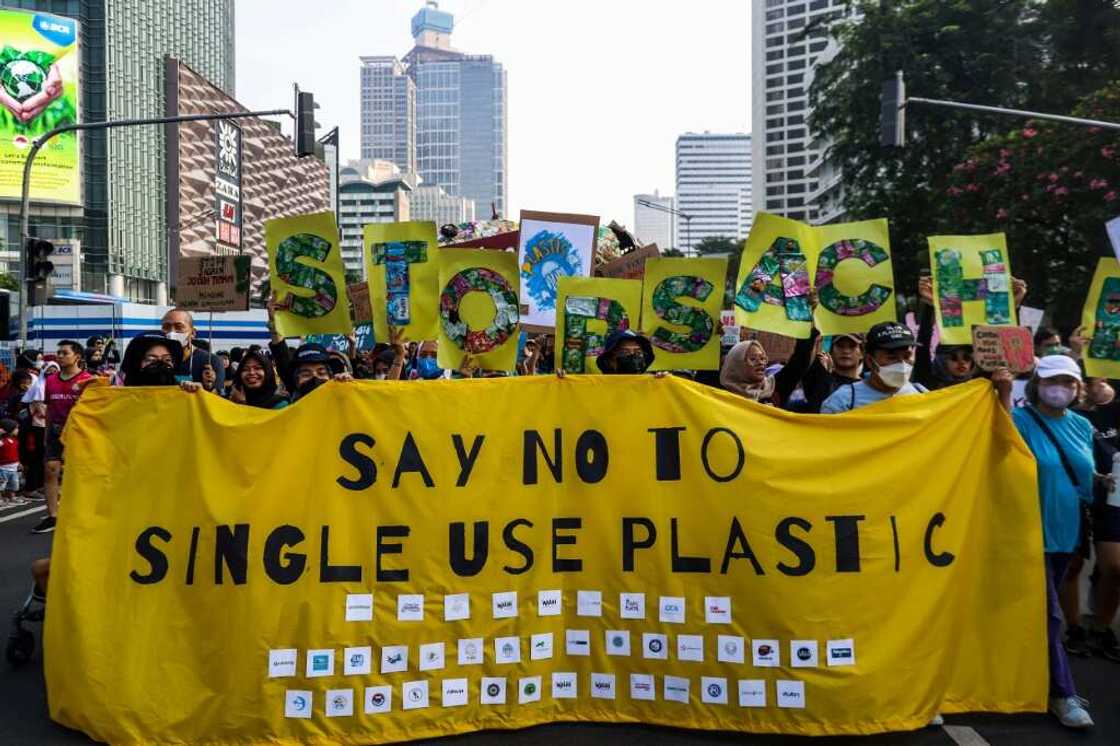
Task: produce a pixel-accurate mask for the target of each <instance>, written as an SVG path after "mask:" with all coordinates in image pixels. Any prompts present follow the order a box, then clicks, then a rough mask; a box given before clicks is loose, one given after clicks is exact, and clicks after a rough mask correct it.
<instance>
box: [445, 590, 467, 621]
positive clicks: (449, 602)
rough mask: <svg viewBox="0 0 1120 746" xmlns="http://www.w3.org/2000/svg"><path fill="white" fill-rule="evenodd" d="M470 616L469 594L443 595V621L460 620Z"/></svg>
mask: <svg viewBox="0 0 1120 746" xmlns="http://www.w3.org/2000/svg"><path fill="white" fill-rule="evenodd" d="M470 618H471V594H469V593H453V594H451V595H450V596H444V597H443V621H445V622H460V621H462V620H464V619H470Z"/></svg>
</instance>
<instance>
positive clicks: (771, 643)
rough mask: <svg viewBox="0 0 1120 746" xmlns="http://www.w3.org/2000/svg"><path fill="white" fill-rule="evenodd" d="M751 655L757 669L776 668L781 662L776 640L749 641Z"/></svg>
mask: <svg viewBox="0 0 1120 746" xmlns="http://www.w3.org/2000/svg"><path fill="white" fill-rule="evenodd" d="M751 653H752V657H753V659H754V665H755V666H756V667H758V668H776V667H777V666H778V665H779V664H780V661H781V654H780V653H779V651H778V641H777V640H751Z"/></svg>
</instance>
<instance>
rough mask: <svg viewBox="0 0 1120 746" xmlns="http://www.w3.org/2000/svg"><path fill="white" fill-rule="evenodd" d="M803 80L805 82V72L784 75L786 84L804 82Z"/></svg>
mask: <svg viewBox="0 0 1120 746" xmlns="http://www.w3.org/2000/svg"><path fill="white" fill-rule="evenodd" d="M804 82H805V73H797V74H796V75H790V76H787V77H786V83H787V84H788V85H796V84H798V83H804Z"/></svg>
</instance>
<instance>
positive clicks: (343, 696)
mask: <svg viewBox="0 0 1120 746" xmlns="http://www.w3.org/2000/svg"><path fill="white" fill-rule="evenodd" d="M353 714H354V690H353V689H328V690H327V717H329V718H337V717H347V716H350V715H353Z"/></svg>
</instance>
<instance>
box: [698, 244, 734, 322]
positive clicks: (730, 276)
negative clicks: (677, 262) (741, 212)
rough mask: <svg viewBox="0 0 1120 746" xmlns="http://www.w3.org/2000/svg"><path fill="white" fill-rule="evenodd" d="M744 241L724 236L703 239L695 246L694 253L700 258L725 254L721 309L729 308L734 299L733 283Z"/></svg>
mask: <svg viewBox="0 0 1120 746" xmlns="http://www.w3.org/2000/svg"><path fill="white" fill-rule="evenodd" d="M746 243H747V242H746V241H736V240H734V239H731V238H726V237H724V236H714V237H712V238H705V239H704V240H703V241H701V242H700V243H698V244H696V253H697V254H699V255H700V256H704V255H707V254H727V279H726V281H725V283H724V297H723V307H724V308H731V307H732V304H733V302H734V299H735V290H736V288H735V282H736V280H738V278H739V261H740V260H741V259H742V257H743V248H744V247H745V246H746Z"/></svg>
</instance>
